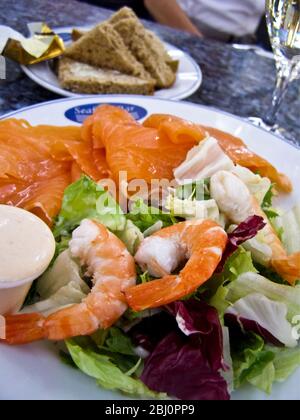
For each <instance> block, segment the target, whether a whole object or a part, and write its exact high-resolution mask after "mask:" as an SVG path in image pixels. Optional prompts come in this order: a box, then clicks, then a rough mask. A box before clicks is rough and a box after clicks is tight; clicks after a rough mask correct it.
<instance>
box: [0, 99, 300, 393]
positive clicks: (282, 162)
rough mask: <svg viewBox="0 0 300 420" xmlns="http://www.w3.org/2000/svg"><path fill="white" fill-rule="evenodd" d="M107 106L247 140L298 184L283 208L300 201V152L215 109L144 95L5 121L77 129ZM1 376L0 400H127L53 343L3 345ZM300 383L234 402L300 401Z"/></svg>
mask: <svg viewBox="0 0 300 420" xmlns="http://www.w3.org/2000/svg"><path fill="white" fill-rule="evenodd" d="M103 103H110V104H115V105H119V106H122V107H123V108H125V109H127V110H128V111H130V112H131V113H132V114H133V115H134V116H135V118H136V119H139V120H142V119H143V118H145V117H146V116H148V115H150V114H152V113H169V114H173V115H177V116H180V117H183V118H186V119H188V120H191V121H193V122H198V123H201V124H205V125H210V126H213V127H216V128H218V129H221V130H225V131H227V132H229V133H231V134H234V135H236V136H238V137H241V138H242V139H243V140H244V141H245V142H246V143H247V144H248V145H249V147H250V148H251V149H253V150H254V151H255V152H257V153H259V154H260V155H261V156H263V157H265V158H267V159H268V160H269V161H270V162H271V163H273V164H274V165H275V166H276V167H278V168H279V169H280V170H281V171H282V172H284V173H286V174H287V175H289V176H290V178H291V180H292V181H293V184H294V186H295V191H294V192H293V194H291V195H290V196H288V197H283V198H280V204H281V205H282V207H290V206H291V205H292V204H294V203H295V202H297V201H300V189H299V179H300V149H297V148H295V147H293V146H291V145H290V144H288V143H286V142H284V141H282V140H281V139H279V138H278V137H276V136H274V135H272V134H270V133H268V132H265V131H264V130H262V129H260V128H257V127H254V126H253V125H252V124H250V123H249V122H246V121H244V120H243V119H241V118H239V117H236V116H233V115H230V114H228V113H225V112H222V111H218V110H216V109H213V108H209V107H205V106H201V105H195V104H192V103H185V102H174V101H166V100H161V99H155V98H144V97H140V96H125V95H124V96H121V95H112V96H107V95H106V96H98V97H97V98H95V97H94V96H91V97H84V98H66V99H60V100H57V101H52V102H46V103H42V104H38V105H34V106H31V107H28V108H24V109H23V110H19V111H15V112H13V113H10V114H7V115H5V116H3V117H2V118H1V119H3V118H7V117H14V118H24V119H26V120H28V121H29V122H30V123H31V124H34V125H36V124H53V125H60V126H64V125H70V124H72V125H76V124H78V123H79V122H82V121H83V120H84V118H85V117H87V116H88V115H90V114H91V113H92V112H93V109H94V108H95V107H96V106H98V105H99V104H103ZM0 372H1V374H0V399H75V400H77V399H85V400H89V399H111V400H112V399H124V396H123V395H121V394H119V393H117V392H111V391H107V390H104V389H101V388H98V387H97V385H96V383H95V381H94V380H93V379H91V378H89V377H87V376H86V375H84V374H83V373H81V372H80V371H77V370H74V369H72V368H70V367H68V366H66V365H64V364H62V363H61V361H60V359H59V357H58V354H57V350H56V348H55V346H54V345H53V344H52V343H49V342H40V343H34V344H30V345H26V346H21V347H9V346H6V345H3V344H2V345H1V344H0ZM299 383H300V370H298V371H297V372H295V373H294V375H292V376H291V377H290V378H289V379H288V380H287V381H286V382H285V383H282V384H275V385H274V388H273V392H272V394H271V396H268V395H266V394H264V393H262V392H260V391H258V390H256V389H255V388H252V387H250V386H249V387H244V388H242V389H241V390H239V391H236V392H234V393H233V396H232V398H233V399H250V400H261V399H271V400H287V399H297V400H300V387H299Z"/></svg>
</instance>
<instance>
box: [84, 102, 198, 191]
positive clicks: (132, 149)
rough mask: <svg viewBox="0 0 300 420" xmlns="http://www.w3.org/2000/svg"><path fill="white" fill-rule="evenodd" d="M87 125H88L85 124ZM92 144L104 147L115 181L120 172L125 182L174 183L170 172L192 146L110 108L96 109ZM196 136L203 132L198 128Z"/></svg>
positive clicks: (191, 143)
mask: <svg viewBox="0 0 300 420" xmlns="http://www.w3.org/2000/svg"><path fill="white" fill-rule="evenodd" d="M88 124H90V121H89V122H88ZM92 132H93V135H92V137H93V144H94V147H95V148H96V149H98V148H101V147H104V148H105V151H106V160H107V164H108V167H109V169H110V170H111V173H112V177H113V178H114V179H115V180H118V178H119V174H120V172H121V171H126V172H127V177H128V180H132V179H144V180H145V181H146V182H147V183H150V182H151V180H153V179H158V180H160V179H168V180H172V179H173V169H174V168H176V167H177V166H178V165H179V164H180V163H182V161H183V160H184V159H185V157H186V154H187V152H188V150H189V149H190V148H191V147H192V146H193V144H194V143H195V141H194V140H192V141H191V139H190V137H186V136H182V137H178V139H177V140H176V142H173V141H172V139H170V138H169V136H166V135H165V134H164V133H159V131H158V130H157V129H156V128H148V127H144V126H143V125H141V124H139V123H138V122H136V121H135V120H134V119H133V118H132V117H131V115H130V114H129V113H128V112H126V111H124V110H122V109H116V108H115V107H113V106H110V105H103V106H101V107H99V108H98V109H97V110H96V112H95V116H94V126H93V130H92ZM197 132H198V133H199V132H201V133H202V135H203V131H202V130H199V128H197Z"/></svg>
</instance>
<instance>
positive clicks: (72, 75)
mask: <svg viewBox="0 0 300 420" xmlns="http://www.w3.org/2000/svg"><path fill="white" fill-rule="evenodd" d="M58 78H59V82H60V84H61V86H62V87H63V88H64V89H67V90H70V91H72V92H75V93H89V94H100V93H110V94H114V93H124V94H125V93H127V94H136V95H153V93H154V83H153V82H152V81H149V80H144V79H141V78H138V77H135V76H129V75H127V74H122V73H119V72H117V71H114V70H106V69H99V68H97V67H93V66H90V65H89V64H84V63H81V62H78V61H75V60H72V59H70V58H67V57H61V58H60V60H59V63H58Z"/></svg>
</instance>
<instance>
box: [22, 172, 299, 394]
mask: <svg viewBox="0 0 300 420" xmlns="http://www.w3.org/2000/svg"><path fill="white" fill-rule="evenodd" d="M235 171H236V173H237V175H238V176H240V177H241V179H243V180H244V182H245V183H246V184H247V186H248V188H249V189H250V190H251V192H252V193H253V194H254V195H255V196H256V197H257V199H258V200H259V202H260V203H261V206H262V209H263V210H264V211H265V212H266V214H267V215H268V217H269V218H270V219H271V220H272V223H274V225H276V226H277V228H279V229H280V231H281V232H283V243H284V245H285V247H286V249H287V251H288V253H293V252H298V251H300V239H299V238H300V210H299V209H300V207H299V206H298V207H295V208H294V209H293V210H291V211H290V212H288V213H285V214H282V215H280V216H278V214H277V213H276V212H275V211H274V210H273V207H272V199H273V186H272V185H271V183H270V181H269V180H268V179H266V178H262V177H260V176H259V175H255V174H252V173H250V174H249V171H248V170H245V168H238V167H236V168H235ZM209 186H210V180H209V179H205V180H201V181H197V182H196V183H193V184H190V185H188V186H180V187H178V188H177V189H175V190H174V191H172V193H171V195H170V197H169V201H168V203H169V205H167V206H166V208H169V209H170V210H171V211H170V212H166V211H163V210H161V209H158V208H154V207H150V206H148V205H147V204H146V203H145V202H144V201H143V200H142V199H137V200H135V201H134V203H133V205H132V207H131V209H130V212H129V213H127V214H124V213H123V212H122V210H121V208H120V206H119V205H118V204H117V203H116V201H115V200H114V199H113V198H112V197H111V196H110V195H109V194H108V193H107V192H106V191H105V190H104V189H103V188H102V187H101V186H99V185H98V184H96V183H95V182H93V181H92V180H91V179H90V178H88V177H87V176H83V177H82V178H81V179H80V180H79V181H77V182H75V183H74V184H72V185H70V186H69V187H68V188H67V189H66V191H65V195H64V199H63V204H62V209H61V212H60V214H59V215H58V217H57V219H56V221H55V224H54V235H55V239H56V243H57V252H56V256H55V259H54V260H53V263H52V265H51V267H50V268H49V269H48V270H47V272H46V273H45V274H44V275H43V276H42V277H41V278H40V279H39V280H38V282H36V283H35V286H34V289H32V290H33V293H32V295H33V294H34V295H35V296H34V298H35V299H34V300H37V299H36V298H37V297H38V302H35V301H34V303H33V304H32V305H30V306H27V307H25V309H24V310H23V311H24V312H32V311H38V312H41V313H44V314H45V315H47V314H49V313H51V312H53V311H56V310H57V309H59V308H61V307H64V306H66V305H70V304H74V303H79V302H81V301H82V299H84V298H85V296H87V294H88V293H89V292H90V286H91V284H90V283H89V281H88V280H89V279H87V278H85V276H84V269H82V268H81V267H79V265H78V263H77V262H76V261H73V260H72V258H71V257H70V254H69V251H68V250H67V248H68V244H69V241H70V239H71V235H72V232H73V230H74V229H75V228H76V227H77V226H79V224H80V223H81V221H82V220H83V219H85V218H93V219H95V220H98V221H99V222H101V223H103V224H104V225H105V226H107V227H108V229H110V230H111V231H112V232H114V233H115V234H116V235H117V236H118V237H119V238H120V239H121V240H122V241H123V242H124V243H125V245H126V247H127V249H128V250H129V252H130V253H131V254H132V255H135V253H136V251H137V248H138V246H139V244H140V243H141V242H142V241H143V240H144V238H145V237H147V236H149V235H151V234H153V233H155V232H156V231H158V230H160V229H162V228H163V227H167V226H171V225H173V224H176V223H178V222H180V221H183V220H191V219H195V218H197V215H199V209H201V212H202V213H201V215H202V216H200V217H208V218H211V219H213V220H215V221H217V222H218V223H219V224H220V225H221V226H223V227H225V226H226V228H227V232H228V238H229V240H228V245H227V248H226V251H225V252H224V257H223V260H222V262H221V263H220V265H219V267H218V269H217V270H216V272H215V274H214V276H213V277H212V278H211V279H210V280H209V281H207V282H206V283H205V284H204V285H202V286H201V287H200V288H199V289H198V290H196V291H195V292H194V293H192V294H191V295H189V296H185V297H184V298H183V299H182V300H181V301H177V302H173V303H171V304H169V305H167V306H166V307H162V308H158V309H155V310H147V311H143V312H139V313H136V312H133V311H132V310H131V309H128V310H127V311H126V313H125V314H124V316H123V317H122V318H121V319H120V320H119V321H118V323H117V324H116V325H114V326H113V327H111V328H109V329H107V330H105V331H103V330H98V331H97V332H96V333H94V334H92V335H91V336H89V337H77V338H72V339H69V340H67V341H66V346H67V351H68V353H63V354H62V357H63V360H64V361H65V362H66V363H68V364H70V365H73V366H76V367H77V368H79V369H80V370H82V371H83V372H84V373H85V374H87V375H88V376H91V377H93V378H95V379H96V381H97V383H98V384H99V385H100V386H101V387H103V388H106V389H111V390H120V391H122V392H124V393H126V394H129V395H131V396H136V395H138V396H141V397H146V398H147V397H148V398H166V397H167V396H169V397H177V398H183V399H228V398H229V394H230V392H231V391H232V390H233V389H237V388H239V387H240V386H242V385H243V384H245V383H248V384H251V385H253V386H255V387H257V388H259V389H260V390H263V391H265V392H267V393H270V392H271V390H272V386H273V384H274V383H275V382H277V381H285V380H286V379H287V378H288V377H289V376H290V375H291V374H292V373H293V372H294V371H295V370H296V369H297V367H298V366H300V349H299V346H298V345H297V344H298V339H299V334H298V332H299V330H300V327H299V323H300V320H299V315H300V285H296V286H295V287H291V286H290V285H288V284H286V283H285V282H284V280H283V279H282V278H281V277H280V276H279V275H278V274H276V273H274V272H273V271H272V270H271V269H270V267H269V262H270V259H271V255H272V251H271V249H270V247H268V246H267V245H266V244H265V242H264V238H263V234H262V233H261V232H259V231H260V230H261V229H262V228H263V226H264V223H263V222H262V219H261V218H259V217H257V216H253V217H250V218H249V219H247V220H246V221H245V222H243V223H242V224H240V225H239V226H238V227H236V226H234V227H230V224H229V223H228V220H226V219H225V217H224V215H223V214H222V213H221V212H220V211H219V208H218V206H217V204H216V202H215V201H214V200H212V199H211V197H210V191H209ZM168 203H167V204H168ZM258 232H259V233H258ZM137 273H138V278H137V283H145V282H150V281H152V280H153V277H152V276H150V275H149V273H148V272H143V271H141V269H140V268H139V267H137ZM32 295H31V296H30V299H31V298H32V297H33V296H32Z"/></svg>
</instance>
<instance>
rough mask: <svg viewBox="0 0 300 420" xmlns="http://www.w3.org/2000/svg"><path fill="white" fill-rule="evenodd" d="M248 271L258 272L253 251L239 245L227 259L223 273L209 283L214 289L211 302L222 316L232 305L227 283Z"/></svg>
mask: <svg viewBox="0 0 300 420" xmlns="http://www.w3.org/2000/svg"><path fill="white" fill-rule="evenodd" d="M248 272H253V273H257V270H256V268H255V267H254V265H253V261H252V257H251V252H248V251H245V250H244V248H243V247H239V249H238V250H237V251H236V252H235V253H234V254H232V255H231V256H230V257H229V258H228V260H227V261H226V264H225V266H224V268H223V271H222V273H221V274H217V275H215V276H214V277H213V278H212V280H210V281H209V282H208V283H207V285H208V286H209V287H210V289H211V290H212V291H213V296H212V297H211V299H210V302H209V303H210V305H212V306H214V307H215V308H216V309H217V310H218V312H219V315H220V316H221V317H222V316H223V315H224V313H225V311H226V309H227V308H228V306H229V305H230V302H229V301H228V300H227V294H228V287H227V285H228V284H229V283H232V282H234V281H235V280H236V279H237V278H238V277H239V276H240V275H241V274H243V273H248Z"/></svg>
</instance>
